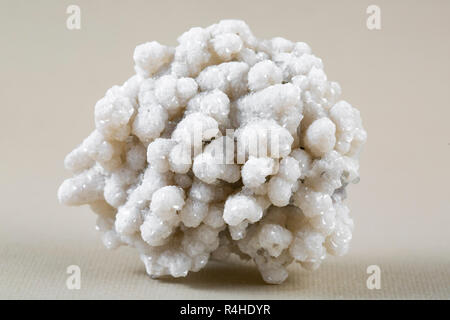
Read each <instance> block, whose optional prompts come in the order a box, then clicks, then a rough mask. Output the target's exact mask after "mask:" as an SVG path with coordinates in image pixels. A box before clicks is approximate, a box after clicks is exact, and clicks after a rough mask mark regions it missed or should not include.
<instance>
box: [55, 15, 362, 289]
mask: <svg viewBox="0 0 450 320" xmlns="http://www.w3.org/2000/svg"><path fill="white" fill-rule="evenodd" d="M178 42H179V44H178V46H176V47H168V46H165V45H162V44H159V43H158V42H155V41H153V42H148V43H145V44H142V45H139V46H137V47H136V50H135V52H134V61H135V70H136V75H134V76H132V77H131V78H130V79H129V80H127V81H126V82H125V83H124V84H123V85H121V86H114V87H112V88H111V89H109V90H108V91H107V92H106V95H105V97H104V98H102V99H100V100H99V101H98V102H97V104H96V105H95V124H96V129H95V130H94V132H92V133H91V134H90V135H89V136H88V137H87V138H86V139H85V140H84V141H83V142H82V144H81V145H80V146H79V147H77V148H76V149H75V150H73V151H72V152H71V153H70V154H68V155H67V157H66V159H65V166H66V168H67V169H69V170H71V171H72V172H73V173H74V177H73V178H70V179H67V180H66V181H64V183H63V184H62V185H61V186H60V188H59V191H58V197H59V200H60V202H61V203H63V204H67V205H83V204H89V205H90V206H91V208H92V210H93V211H94V212H95V213H96V214H97V215H98V223H97V224H98V228H99V230H101V231H103V232H104V236H103V241H104V243H105V246H106V247H108V248H115V247H118V246H120V245H128V246H132V247H135V248H136V249H137V250H138V251H139V253H140V256H141V259H142V261H143V262H144V264H145V267H146V270H147V272H148V274H149V275H151V276H152V277H159V276H163V275H171V276H173V277H181V276H186V275H187V274H188V272H189V271H194V272H195V271H199V270H201V269H202V268H203V267H205V265H206V264H207V262H208V260H209V259H211V258H215V259H226V258H227V257H228V256H229V255H230V254H236V255H238V256H239V257H241V258H243V259H252V260H253V261H254V262H255V264H256V265H257V267H258V269H259V270H260V272H261V275H262V277H263V278H264V280H265V281H266V282H269V283H281V282H283V281H284V280H285V279H286V277H287V276H288V274H287V271H286V267H287V266H288V265H289V264H290V263H292V262H294V261H295V262H298V263H300V264H301V265H302V266H303V267H304V268H306V269H310V270H312V269H316V268H317V267H318V266H319V265H320V264H321V262H322V261H323V260H324V259H325V257H326V255H327V254H332V255H343V254H345V253H346V252H347V250H348V248H349V242H350V240H351V237H352V229H353V221H352V219H351V218H350V216H349V210H348V208H347V207H346V206H345V204H344V203H343V200H344V198H345V188H346V186H347V184H348V183H350V182H356V181H357V180H358V168H359V162H358V158H359V154H360V151H361V148H362V146H363V144H364V143H365V141H366V136H367V135H366V132H365V130H364V129H363V126H362V123H361V118H360V115H359V111H358V110H356V109H355V108H353V107H352V106H351V105H350V104H349V103H347V102H345V101H342V100H340V99H339V95H340V92H341V89H340V87H339V85H338V84H337V83H336V82H330V81H328V80H327V77H326V75H325V73H324V71H323V64H322V60H321V59H319V58H317V57H315V56H314V55H313V54H312V53H311V49H310V48H309V46H308V45H307V44H305V43H302V42H298V43H294V42H291V41H289V40H286V39H283V38H274V39H271V40H259V39H257V38H255V37H254V36H253V34H252V32H251V31H250V29H249V28H248V26H247V25H246V24H245V23H244V22H243V21H237V20H226V21H220V22H219V23H217V24H214V25H212V26H209V27H207V28H192V29H190V30H189V31H187V32H185V33H184V34H183V35H181V36H180V37H179V38H178ZM255 146H256V147H255Z"/></svg>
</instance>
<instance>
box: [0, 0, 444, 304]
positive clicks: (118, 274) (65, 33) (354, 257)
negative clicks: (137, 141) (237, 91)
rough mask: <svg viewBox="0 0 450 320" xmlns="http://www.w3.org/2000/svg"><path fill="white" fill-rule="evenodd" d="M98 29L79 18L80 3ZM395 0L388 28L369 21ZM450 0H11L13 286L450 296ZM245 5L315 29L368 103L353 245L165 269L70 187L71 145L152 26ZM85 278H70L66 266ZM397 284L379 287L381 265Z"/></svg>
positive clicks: (149, 294)
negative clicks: (345, 249) (267, 277)
mask: <svg viewBox="0 0 450 320" xmlns="http://www.w3.org/2000/svg"><path fill="white" fill-rule="evenodd" d="M72 3H76V4H78V5H79V6H80V7H81V12H82V17H81V18H82V22H81V23H82V29H81V30H79V31H69V30H67V29H66V24H65V23H66V18H67V14H66V13H65V10H66V7H67V6H68V5H69V4H72ZM371 3H374V4H377V5H379V6H380V8H381V13H382V29H381V30H380V31H369V30H368V29H367V28H366V17H367V14H366V8H367V6H368V5H369V4H371ZM449 13H450V2H449V1H445V0H442V1H437V0H435V1H381V0H373V1H370V2H368V1H331V0H330V1H310V2H309V1H308V2H306V1H305V2H304V1H295V0H293V1H284V0H277V1H261V0H259V1H242V0H238V1H235V0H232V1H231V0H228V1H220V2H214V1H192V0H190V1H177V2H176V1H170V0H164V1H121V2H118V1H117V2H113V1H98V0H97V1H80V0H77V1H12V0H11V1H4V0H2V1H1V2H0V26H1V28H0V39H2V44H1V50H0V61H1V62H0V63H1V72H0V92H1V94H0V97H1V100H0V103H1V107H0V108H1V109H0V110H1V113H0V114H1V119H2V120H1V125H0V147H1V150H2V151H1V160H0V194H1V209H0V298H148V299H154V298H177V299H183V298H192V299H204V298H213V299H216V298H222V299H228V298H255V299H258V298H273V299H281V298H282V299H302V298H327V299H333V298H369V299H372V298H406V299H409V298H412V299H414V298H445V299H449V298H450V271H449V270H450V230H449V228H450V200H449V198H450V197H449V196H450V195H449V190H450V188H449V183H450V182H449V181H450V169H449V163H450V126H449V118H450V105H449V88H450V78H449V76H450V62H449V57H450V42H449V36H450V34H449V33H450V19H449ZM223 18H240V19H244V20H246V22H247V23H248V24H249V25H250V27H251V28H252V30H253V32H254V34H255V35H256V36H258V37H260V38H270V37H274V36H282V37H285V38H288V39H291V40H296V41H305V42H307V43H309V44H310V45H311V47H312V49H313V52H314V53H315V54H316V55H318V56H319V57H321V58H322V59H323V61H324V63H325V71H326V72H327V74H328V76H329V79H331V80H336V81H339V83H340V84H341V86H342V88H343V93H344V98H345V99H347V100H348V101H350V102H351V103H352V104H353V105H354V106H356V107H357V108H359V109H360V110H361V113H362V117H363V120H364V124H365V127H366V129H367V131H368V134H369V140H368V143H367V146H366V148H365V150H364V153H363V155H362V159H361V182H360V183H359V185H356V186H351V187H350V190H349V199H348V203H349V205H350V207H351V209H352V216H353V217H354V220H355V224H356V229H355V233H354V239H353V242H352V250H351V252H350V253H349V255H347V256H345V257H342V258H330V259H328V260H327V261H326V262H325V263H324V265H323V266H322V267H321V269H319V270H318V271H317V272H314V273H309V272H306V271H302V270H300V269H299V268H295V267H293V268H292V273H291V276H290V277H289V279H288V281H287V282H286V283H284V284H282V285H279V286H268V285H264V284H263V282H262V281H261V280H260V278H259V276H258V273H257V271H256V270H255V268H254V267H252V266H243V267H242V269H239V270H236V269H235V266H234V265H231V266H228V265H220V264H218V265H212V266H210V267H209V268H207V269H206V270H204V271H201V272H199V273H196V274H191V275H190V276H189V277H188V278H186V279H178V280H164V281H157V280H151V279H149V278H148V277H147V276H146V275H145V272H144V267H143V265H141V263H140V261H139V259H138V257H137V255H136V254H135V252H134V251H133V250H130V249H126V248H123V249H119V250H118V251H112V252H110V251H107V250H106V249H104V248H103V247H102V245H101V244H100V239H99V234H97V232H96V231H95V230H94V221H95V217H94V215H93V214H92V213H91V212H89V210H88V209H87V208H85V207H81V208H66V207H62V206H60V205H59V204H58V203H57V200H56V190H57V187H58V186H59V184H60V183H61V182H62V181H63V179H64V178H66V177H68V176H69V173H68V172H66V171H65V170H64V168H63V158H64V156H65V154H66V153H68V152H69V151H70V150H71V149H73V148H74V147H75V146H76V145H77V144H78V143H80V142H81V140H82V139H83V138H84V137H86V136H87V135H88V133H89V132H90V131H91V130H92V129H93V127H94V124H93V106H94V104H95V102H96V101H97V100H98V99H99V98H101V97H102V95H103V94H104V92H105V91H106V90H107V89H108V88H109V87H111V86H112V85H114V84H120V83H122V82H123V81H124V80H125V79H127V78H128V77H129V76H130V75H131V73H132V72H133V62H132V53H133V50H134V47H135V46H136V45H137V44H139V43H142V42H145V41H150V40H157V41H160V42H162V43H166V44H175V40H176V38H177V36H178V35H180V34H181V33H182V32H184V31H186V30H187V29H188V28H189V27H192V26H197V25H200V26H207V25H210V24H212V23H214V22H216V21H218V20H219V19H223ZM71 264H77V265H79V266H80V267H81V270H82V288H81V290H79V291H69V290H68V289H67V288H66V286H65V280H66V277H67V275H66V273H65V271H66V267H67V266H68V265H71ZM370 264H377V265H379V266H380V267H381V270H382V289H381V290H378V291H371V290H368V289H367V288H366V285H365V283H366V278H367V274H366V267H367V266H368V265H370Z"/></svg>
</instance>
